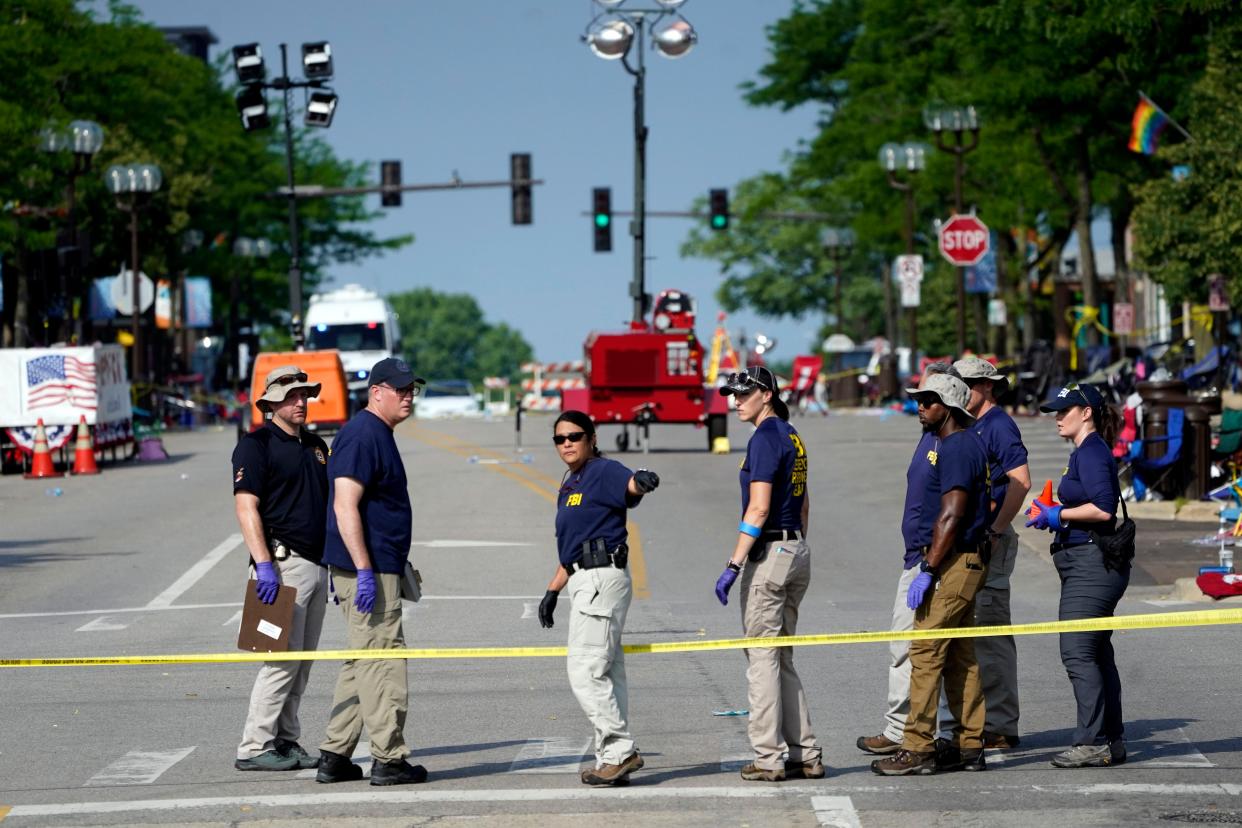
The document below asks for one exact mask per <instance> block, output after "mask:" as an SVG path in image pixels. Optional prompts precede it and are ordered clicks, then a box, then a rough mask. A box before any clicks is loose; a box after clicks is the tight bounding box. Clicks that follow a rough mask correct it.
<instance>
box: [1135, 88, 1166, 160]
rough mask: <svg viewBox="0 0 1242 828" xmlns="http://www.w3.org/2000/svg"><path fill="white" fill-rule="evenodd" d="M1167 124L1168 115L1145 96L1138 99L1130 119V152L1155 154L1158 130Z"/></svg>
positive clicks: (1158, 137) (1158, 136)
mask: <svg viewBox="0 0 1242 828" xmlns="http://www.w3.org/2000/svg"><path fill="white" fill-rule="evenodd" d="M1168 125H1169V116H1168V115H1165V114H1164V111H1163V110H1162V109H1161V108H1160V107H1158V106H1156V105H1155V104H1153V103H1152V102H1151V101H1149V100H1147V98H1141V99H1139V103H1138V106H1136V107H1135V108H1134V117H1133V118H1131V119H1130V143H1129V144H1128V146H1129V148H1130V151H1131V152H1141V153H1143V154H1144V155H1155V154H1156V142H1157V141H1159V140H1160V132H1161V130H1163V129H1164V128H1165V127H1166V126H1168Z"/></svg>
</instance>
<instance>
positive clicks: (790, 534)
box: [759, 529, 806, 543]
mask: <svg viewBox="0 0 1242 828" xmlns="http://www.w3.org/2000/svg"><path fill="white" fill-rule="evenodd" d="M804 537H806V536H805V535H803V534H802V530H801V529H768V530H767V531H766V532H762V533H760V535H759V542H760V543H777V542H779V541H791V540H802V539H803V538H804Z"/></svg>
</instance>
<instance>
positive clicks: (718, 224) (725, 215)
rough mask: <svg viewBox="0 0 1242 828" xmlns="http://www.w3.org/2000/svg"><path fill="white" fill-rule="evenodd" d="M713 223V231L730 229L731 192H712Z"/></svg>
mask: <svg viewBox="0 0 1242 828" xmlns="http://www.w3.org/2000/svg"><path fill="white" fill-rule="evenodd" d="M711 223H712V229H713V230H728V229H729V191H728V190H712V191H711Z"/></svg>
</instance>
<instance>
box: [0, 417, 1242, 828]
mask: <svg viewBox="0 0 1242 828" xmlns="http://www.w3.org/2000/svg"><path fill="white" fill-rule="evenodd" d="M797 424H798V426H799V428H800V429H801V430H802V433H803V434H804V436H805V438H806V442H807V444H808V448H809V450H810V452H811V457H812V467H811V469H812V470H811V492H812V497H813V509H812V525H811V544H812V548H813V550H814V551H813V554H814V575H813V583H812V587H811V590H810V592H809V594H808V596H807V598H806V601H805V603H804V605H803V612H802V619H801V622H800V631H802V632H820V631H846V630H870V629H882V628H884V627H885V626H886V625H887V623H888V611H889V608H890V607H891V603H892V591H893V588H894V585H895V581H896V577H897V574H898V567H899V559H900V540H899V534H898V530H897V519H898V512H899V508H900V501H901V496H902V488H903V486H904V477H903V475H904V469H905V465H906V463H907V461H908V459H909V453H910V450H911V448H912V446H913V443H914V440H915V438H916V434H915V430H916V429H917V424H916V423H915V422H914V420H913V419H911V418H905V417H900V416H897V417H887V418H881V417H874V416H850V415H843V416H834V417H831V418H827V419H807V420H801V421H798V423H797ZM1023 428H1024V431H1025V432H1026V434H1027V437H1028V443H1029V444H1030V446H1031V448H1032V451H1033V476H1034V478H1035V479H1036V481H1037V485H1039V483H1042V481H1043V479H1045V478H1048V477H1055V476H1057V475H1058V474H1059V473H1060V470H1061V468H1063V466H1064V458H1065V456H1066V454H1067V449H1066V448H1065V446H1064V445H1063V444H1061V443H1060V441H1058V440H1057V439H1056V437H1055V433H1054V430H1053V426H1052V424H1051V423H1050V422H1049V421H1048V420H1027V421H1023ZM732 431H733V440H734V453H733V454H732V455H730V456H712V455H709V454H707V453H705V452H703V451H702V450H701V446H702V444H703V443H704V439H703V437H702V433H701V432H698V431H693V430H691V429H688V428H687V429H684V430H679V429H677V428H673V427H668V428H664V429H656V430H654V431H653V435H654V438H655V445H654V447H653V451H652V452H651V453H650V454H649V455H647V456H642V455H636V454H628V455H619V458H620V459H622V460H623V461H624V462H626V463H627V464H630V465H631V466H632V467H638V466H640V465H645V466H648V467H650V468H652V469H655V470H657V471H659V472H660V474H661V478H662V480H663V485H662V486H661V488H660V489H659V491H657V492H656V493H655V494H654V495H652V496H651V497H648V498H647V502H646V503H644V504H643V505H642V507H641V508H640V509H639V510H637V511H636V512H635V513H634V519H635V522H636V527H637V532H636V533H635V534H636V535H637V536H638V537H640V538H641V543H640V545H641V556H635V560H634V576H635V581H636V592H637V594H638V597H637V599H636V600H635V602H634V606H633V609H632V610H631V613H630V620H629V629H628V630H627V631H626V632H627V640H628V641H630V642H649V641H676V640H686V639H689V640H694V639H699V638H703V637H707V638H715V637H732V636H735V635H737V634H738V633H739V629H740V622H739V619H738V614H737V610H736V607H733V606H730V607H728V608H722V607H720V606H719V605H718V604H717V603H716V601H715V599H714V597H713V595H712V591H711V589H712V584H713V583H714V581H715V578H716V576H717V575H718V574H719V570H720V569H721V567H722V564H723V561H724V559H725V556H726V555H727V554H728V552H729V550H730V549H731V545H732V542H733V538H734V537H735V535H734V531H735V529H734V527H736V525H737V510H738V507H737V465H738V462H739V460H740V448H741V438H740V437H739V435H741V434H742V433H743V429H742V428H738V427H734V428H733V429H732ZM549 432H550V421H549V420H546V419H544V420H541V419H538V418H534V419H532V420H531V421H530V422H529V424H528V430H527V441H528V444H529V445H528V447H527V449H526V454H527V455H528V456H529V462H523V459H524V458H523V455H521V454H517V455H515V453H514V452H513V431H512V424H511V422H507V421H506V422H492V423H488V422H445V423H427V424H407V425H405V426H403V427H402V428H401V430H400V432H399V437H398V439H399V443H400V445H401V446H402V449H403V453H404V455H405V459H406V464H407V468H408V469H409V471H410V479H411V481H412V483H411V488H412V493H413V498H414V503H415V539H416V542H417V544H418V545H417V546H416V547H415V551H414V554H415V555H416V557H417V562H418V565H419V567H420V569H421V570H422V572H423V573H424V575H425V577H426V585H425V588H426V593H427V597H426V600H425V601H423V602H422V603H421V604H419V605H417V606H413V605H407V611H408V619H407V622H408V626H407V637H408V639H409V640H410V642H411V644H412V645H415V646H427V647H434V646H450V645H461V646H484V645H523V644H563V643H564V635H565V630H564V626H563V625H564V623H565V619H566V617H567V616H566V614H565V609H564V608H562V609H561V612H560V619H559V621H560V623H559V624H558V626H557V628H556V629H555V630H552V631H546V630H543V629H541V628H540V627H539V625H538V622H537V621H536V620H535V617H534V607H535V605H536V603H537V602H538V600H539V598H540V596H541V595H542V593H543V587H544V585H545V583H546V582H547V579H548V577H549V575H550V573H551V571H552V568H553V566H554V560H555V553H554V547H553V535H552V513H553V506H552V497H553V495H552V492H553V491H554V488H555V486H556V485H557V483H558V481H559V479H560V472H561V469H560V468H558V461H557V459H556V457H555V455H554V453H553V450H552V447H551V445H550V442H549V441H548V440H547V436H548V433H549ZM603 438H604V439H603V441H602V445H604V447H605V448H607V447H608V446H609V445H610V444H611V441H612V436H611V435H610V434H609V433H608V432H607V431H605V432H604V434H603ZM233 440H234V437H233V435H232V433H231V432H228V431H218V432H199V433H194V434H180V435H172V436H169V437H168V438H166V443H167V446H168V448H169V450H170V451H171V453H172V455H173V456H172V459H171V461H170V462H167V463H163V464H158V465H146V466H124V467H119V468H109V469H107V470H106V471H105V472H104V474H102V475H100V476H99V477H96V478H87V479H71V480H66V481H59V482H57V483H47V482H31V481H25V480H21V479H16V478H13V477H7V478H2V479H0V527H2V528H0V641H2V642H3V644H2V645H0V655H3V656H6V657H16V656H30V657H49V656H71V655H84V654H150V653H176V652H187V653H193V652H225V651H228V650H229V649H230V648H231V647H232V646H233V642H234V641H235V634H236V625H237V619H238V616H237V613H238V610H239V602H240V597H241V589H242V585H241V581H242V579H243V577H244V561H245V553H244V551H242V548H241V545H240V538H239V536H238V535H237V527H236V523H235V521H234V519H233V515H232V502H231V495H230V486H229V466H228V455H229V452H230V451H231V449H232V445H233ZM57 485H59V486H60V487H61V488H62V489H63V496H60V497H56V496H53V495H50V494H47V493H46V490H48V489H51V488H52V487H53V486H57ZM1031 540H1033V541H1038V540H1039V539H1038V538H1035V537H1033V536H1032V538H1031ZM1057 590H1058V587H1057V582H1056V576H1055V573H1054V571H1053V570H1052V567H1051V564H1050V562H1049V561H1048V556H1047V554H1046V553H1043V552H1039V551H1036V550H1035V549H1034V548H1032V547H1026V548H1024V549H1023V552H1022V555H1021V556H1020V560H1019V564H1018V568H1017V573H1016V575H1015V598H1014V612H1015V620H1017V621H1037V620H1047V619H1052V618H1055V614H1056V600H1057ZM1166 592H1167V590H1164V589H1162V588H1159V587H1153V586H1147V587H1135V588H1133V589H1132V590H1131V592H1130V594H1129V595H1128V596H1127V598H1126V599H1125V601H1124V602H1123V604H1122V607H1121V611H1122V612H1126V613H1136V612H1155V611H1158V609H1157V607H1162V608H1164V607H1167V608H1169V609H1172V610H1177V609H1180V608H1181V607H1177V606H1168V602H1167V600H1166V595H1165V593H1166ZM1186 608H1190V607H1186ZM1193 608H1194V609H1200V608H1202V607H1201V605H1196V606H1194V607H1193ZM342 642H343V624H342V622H341V620H340V618H339V616H338V615H337V614H336V612H335V611H334V610H331V609H330V612H329V615H328V621H327V624H326V627H325V641H324V646H325V647H331V646H338V645H340V644H341V643H342ZM1236 643H1237V634H1236V632H1235V631H1234V630H1233V629H1231V628H1226V627H1213V628H1200V629H1191V630H1167V631H1156V632H1133V633H1119V634H1118V635H1117V651H1118V659H1119V661H1120V667H1121V672H1122V679H1123V682H1124V686H1125V692H1126V697H1125V700H1126V718H1127V728H1128V735H1129V743H1130V752H1131V757H1132V759H1131V762H1130V763H1129V764H1127V765H1126V766H1124V767H1120V768H1114V769H1096V770H1085V771H1065V770H1056V769H1054V768H1052V767H1050V766H1049V764H1048V759H1049V758H1050V757H1051V756H1052V754H1053V753H1055V752H1056V751H1057V750H1059V749H1062V748H1063V747H1064V746H1065V745H1066V743H1067V740H1068V738H1069V736H1070V732H1071V729H1072V725H1073V713H1074V711H1073V701H1072V696H1071V693H1070V687H1069V683H1068V680H1067V679H1066V678H1065V674H1064V671H1063V669H1062V667H1061V665H1060V661H1059V656H1058V650H1057V644H1056V641H1055V640H1053V639H1051V638H1046V637H1028V638H1023V639H1020V641H1019V652H1020V672H1021V681H1022V704H1023V717H1022V745H1021V749H1019V750H1016V751H1013V752H1010V753H1008V754H1005V755H1001V754H995V755H994V756H993V757H992V764H991V767H990V770H989V771H988V772H987V773H985V774H954V775H947V776H942V777H920V778H912V779H898V780H889V779H881V778H879V777H876V776H874V775H873V774H871V772H870V770H869V768H868V759H869V757H866V756H864V755H863V754H861V753H859V752H858V751H857V750H856V749H855V748H854V740H855V738H856V737H857V736H859V735H863V734H872V733H875V732H878V729H879V727H880V725H881V714H882V707H883V698H884V691H885V658H886V652H885V649H884V647H883V646H878V645H855V646H842V647H834V648H804V649H800V650H798V652H797V655H796V658H797V663H798V665H799V668H800V670H801V672H802V676H803V680H804V682H805V684H806V686H807V689H808V694H809V696H810V703H811V708H812V717H813V721H814V723H815V726H816V729H817V732H818V734H819V736H820V738H821V740H822V741H823V742H824V744H825V746H826V754H825V759H826V762H827V763H828V764H829V766H830V769H831V770H830V774H829V777H828V778H827V779H825V780H822V781H818V782H813V783H797V784H794V783H787V784H783V785H769V784H756V783H745V782H742V781H740V780H739V778H738V776H737V773H736V769H737V767H739V766H740V764H741V762H742V761H743V760H744V759H745V758H746V757H747V753H748V748H747V742H746V738H745V719H744V718H741V717H720V716H714V715H713V712H714V711H725V710H739V709H743V708H745V707H746V688H745V679H744V661H743V657H742V655H741V654H740V653H738V652H735V651H725V652H706V653H700V654H690V655H662V656H633V657H631V659H630V662H629V675H630V681H631V708H632V725H633V729H634V732H635V734H636V736H637V739H638V742H639V746H640V748H641V750H642V751H643V754H644V756H645V757H646V758H647V768H646V769H644V770H643V771H641V772H639V773H638V774H636V775H635V776H634V779H633V784H632V785H630V786H629V787H628V788H626V789H618V790H602V791H601V790H590V789H587V788H585V787H584V786H582V785H581V784H580V783H579V782H578V781H577V778H576V774H575V773H574V772H573V769H574V768H576V767H577V766H578V763H579V762H580V761H581V760H582V757H583V755H584V754H585V753H586V748H587V742H588V739H589V735H590V732H589V728H588V725H587V723H586V721H585V719H584V717H583V716H582V714H581V712H580V711H579V710H578V708H577V705H576V704H575V702H574V700H573V697H572V695H571V694H570V691H569V687H568V683H567V680H566V678H565V674H564V666H563V662H562V661H561V660H559V659H545V660H492V661H417V662H412V663H411V664H410V668H409V670H410V677H411V687H412V693H413V703H412V709H411V713H410V719H409V725H408V728H407V734H408V736H409V738H410V741H411V744H412V745H413V746H414V747H415V751H416V752H415V758H416V760H417V761H419V762H421V763H423V764H425V765H426V766H427V767H428V768H429V770H430V771H431V781H430V782H429V783H428V784H426V785H422V786H413V787H409V788H404V789H399V790H393V789H376V788H371V787H370V786H368V785H366V784H365V783H357V784H352V783H351V784H342V785H332V786H324V785H318V784H316V783H315V782H314V781H313V779H311V778H307V776H308V775H307V774H305V773H303V774H296V773H287V774H255V773H240V772H237V771H235V770H233V768H232V759H233V756H234V750H235V747H236V742H237V740H238V737H239V733H240V729H241V725H242V720H243V718H244V714H245V707H246V698H247V694H248V691H249V688H250V685H251V682H252V681H253V677H254V672H255V668H254V667H253V666H247V665H224V666H178V667H108V668H44V669H17V670H4V671H0V688H2V693H0V734H2V735H0V815H3V816H0V819H2V820H3V821H4V823H5V826H4V828H7V826H8V825H9V824H14V825H122V824H123V825H136V824H195V825H200V824H201V825H232V824H238V823H249V822H263V824H274V825H282V824H286V823H289V824H292V823H293V822H294V821H295V820H296V821H297V822H299V823H302V824H327V823H328V822H329V821H330V822H331V823H332V824H334V825H353V824H358V825H361V824H364V823H365V824H367V825H394V826H395V825H422V824H427V823H430V822H432V821H436V822H437V823H447V824H458V823H459V822H465V821H467V820H471V821H472V822H477V820H478V818H479V817H484V818H490V819H491V820H492V821H494V822H496V823H503V824H506V825H519V826H521V825H531V826H534V825H539V826H555V825H568V824H581V821H582V819H583V818H584V817H587V818H589V819H591V820H593V821H594V822H596V823H598V824H600V825H612V824H627V825H631V824H643V825H661V826H673V825H707V824H721V825H756V826H757V825H846V826H849V825H862V826H903V825H911V826H913V825H941V824H943V825H953V826H963V825H976V824H977V825H988V826H993V827H994V826H1008V825H1035V824H1039V825H1045V824H1048V823H1049V822H1051V821H1058V822H1060V823H1062V824H1065V825H1101V826H1102V825H1110V826H1111V825H1121V824H1126V825H1163V824H1170V823H1169V822H1168V821H1167V818H1168V817H1170V816H1174V815H1178V814H1195V813H1200V812H1204V813H1206V812H1209V811H1210V812H1212V814H1213V815H1214V816H1213V818H1215V819H1219V818H1221V817H1226V816H1228V815H1229V814H1230V813H1233V812H1235V811H1237V812H1242V784H1239V782H1242V779H1240V778H1239V776H1238V774H1237V769H1238V767H1239V764H1240V759H1242V739H1240V738H1239V737H1237V736H1236V728H1235V727H1234V722H1235V721H1236V710H1237V695H1236V690H1235V687H1236V681H1235V678H1234V673H1233V671H1232V670H1231V669H1230V668H1229V667H1227V666H1225V664H1226V662H1227V659H1228V658H1229V657H1230V656H1231V655H1232V653H1234V652H1236ZM334 678H335V664H333V663H331V662H324V663H320V664H318V665H317V666H316V667H315V670H314V673H313V674H312V677H311V685H310V688H309V691H308V696H307V698H306V701H305V704H304V708H303V722H304V724H305V725H306V727H307V732H306V733H305V734H304V738H303V743H304V744H305V745H306V746H307V747H308V748H312V749H313V748H314V747H315V746H316V744H317V742H318V740H319V739H320V738H321V736H322V728H323V726H324V723H325V721H326V716H327V708H328V706H329V703H330V700H331V693H332V685H333V681H334ZM1239 819H1240V820H1242V817H1239Z"/></svg>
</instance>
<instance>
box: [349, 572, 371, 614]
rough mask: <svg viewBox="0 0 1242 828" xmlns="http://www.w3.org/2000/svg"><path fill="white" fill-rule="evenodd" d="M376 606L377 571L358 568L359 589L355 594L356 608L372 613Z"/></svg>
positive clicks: (359, 610)
mask: <svg viewBox="0 0 1242 828" xmlns="http://www.w3.org/2000/svg"><path fill="white" fill-rule="evenodd" d="M374 606H375V573H374V572H372V571H371V570H369V569H359V570H358V591H357V592H356V593H355V594H354V609H356V610H358V612H365V613H370V612H371V609H372V608H373V607H374Z"/></svg>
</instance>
